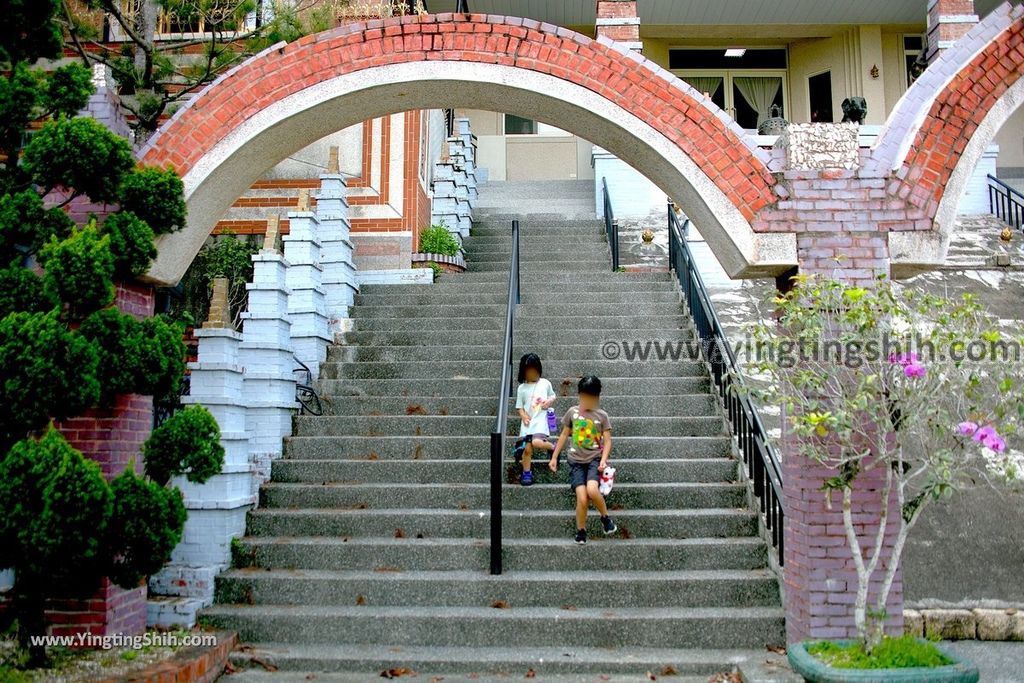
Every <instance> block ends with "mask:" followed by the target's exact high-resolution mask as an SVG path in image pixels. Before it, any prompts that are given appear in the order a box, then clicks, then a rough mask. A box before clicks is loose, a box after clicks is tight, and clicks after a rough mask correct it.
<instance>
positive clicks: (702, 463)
mask: <svg viewBox="0 0 1024 683" xmlns="http://www.w3.org/2000/svg"><path fill="white" fill-rule="evenodd" d="M486 455H487V453H486V452H485V453H482V454H481V456H480V457H479V458H478V459H472V460H471V459H459V458H445V459H439V460H428V459H425V458H421V459H418V460H393V459H379V460H369V459H367V460H361V459H359V460H356V459H352V460H346V459H342V458H331V459H324V460H310V459H305V458H294V459H293V458H291V457H288V458H283V459H280V460H275V461H274V462H273V463H272V464H271V473H272V476H273V479H274V481H276V482H295V483H303V482H304V483H325V482H333V483H338V484H344V483H377V482H380V483H388V482H394V483H410V484H411V483H423V482H445V483H448V484H479V483H483V482H487V481H490V460H489V459H488V458H487V457H486ZM612 462H613V464H616V463H617V464H618V468H617V469H618V472H617V473H616V475H615V481H616V483H621V484H631V483H638V484H648V483H655V484H656V483H661V482H666V481H674V482H717V483H721V482H732V481H736V478H737V473H738V469H737V467H738V465H737V462H736V461H735V460H729V459H726V458H712V459H700V458H645V459H639V458H630V459H629V460H628V461H626V460H620V459H618V458H617V457H613V458H612ZM535 476H536V480H537V482H538V483H540V484H544V483H549V482H553V483H562V484H565V485H567V486H568V483H569V468H568V466H567V465H566V464H565V458H564V457H563V458H562V463H561V466H560V468H559V471H558V472H557V473H552V472H551V471H550V470H548V469H546V468H544V467H536V468H535ZM396 502H397V501H396Z"/></svg>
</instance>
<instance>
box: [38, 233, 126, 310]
mask: <svg viewBox="0 0 1024 683" xmlns="http://www.w3.org/2000/svg"><path fill="white" fill-rule="evenodd" d="M40 260H41V261H42V264H43V268H44V270H45V271H46V274H45V276H44V277H43V282H44V286H45V287H46V291H47V292H48V294H49V295H50V296H53V297H55V298H57V299H60V300H61V301H63V302H65V303H67V305H68V308H69V309H70V310H71V312H72V314H74V315H76V316H84V315H87V314H89V313H91V312H93V311H95V310H98V309H100V308H103V307H104V306H107V305H109V304H110V303H111V302H112V301H113V300H114V283H113V276H114V257H113V255H112V254H111V253H110V237H108V236H106V235H104V236H102V237H100V234H99V231H98V230H97V229H96V225H95V224H90V225H88V226H86V227H84V228H82V229H81V230H75V231H74V232H73V233H71V236H70V237H68V238H67V239H65V240H62V241H59V242H58V241H57V239H56V238H53V239H51V240H50V242H49V243H48V244H47V245H46V246H45V247H43V250H42V252H41V253H40Z"/></svg>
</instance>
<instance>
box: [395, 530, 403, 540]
mask: <svg viewBox="0 0 1024 683" xmlns="http://www.w3.org/2000/svg"><path fill="white" fill-rule="evenodd" d="M395 538H405V529H401V528H398V529H395Z"/></svg>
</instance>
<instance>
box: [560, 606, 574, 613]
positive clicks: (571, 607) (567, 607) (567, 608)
mask: <svg viewBox="0 0 1024 683" xmlns="http://www.w3.org/2000/svg"><path fill="white" fill-rule="evenodd" d="M562 609H565V610H569V611H570V612H575V611H576V605H562Z"/></svg>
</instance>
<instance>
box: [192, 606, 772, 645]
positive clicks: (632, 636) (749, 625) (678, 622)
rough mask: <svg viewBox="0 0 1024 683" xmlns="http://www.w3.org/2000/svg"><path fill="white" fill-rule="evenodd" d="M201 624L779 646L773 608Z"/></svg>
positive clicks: (299, 632) (393, 612)
mask: <svg viewBox="0 0 1024 683" xmlns="http://www.w3.org/2000/svg"><path fill="white" fill-rule="evenodd" d="M203 620H204V623H206V624H208V625H210V626H212V627H215V628H223V629H231V630H235V631H238V633H239V636H240V637H241V638H242V639H243V640H272V639H274V640H280V641H284V642H295V643H338V642H344V643H349V644H367V645H376V644H379V643H392V644H395V645H423V646H440V647H443V646H449V645H451V644H453V643H459V644H461V645H464V646H492V647H493V646H499V645H506V644H507V643H509V642H516V643H517V644H518V645H519V646H521V647H532V646H548V645H550V643H552V642H570V643H575V644H576V645H578V646H590V647H602V646H605V647H694V648H704V647H706V648H723V647H737V648H740V647H763V646H764V645H765V644H772V645H778V644H781V643H783V642H784V640H785V635H784V628H783V614H782V609H781V608H780V607H711V608H707V607H701V608H676V607H672V608H651V607H644V608H619V609H600V608H599V609H576V610H568V609H561V608H558V607H522V608H511V609H494V608H491V607H388V606H374V607H357V606H344V607H342V606H333V605H214V606H212V607H210V608H208V609H206V610H204V612H203Z"/></svg>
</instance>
